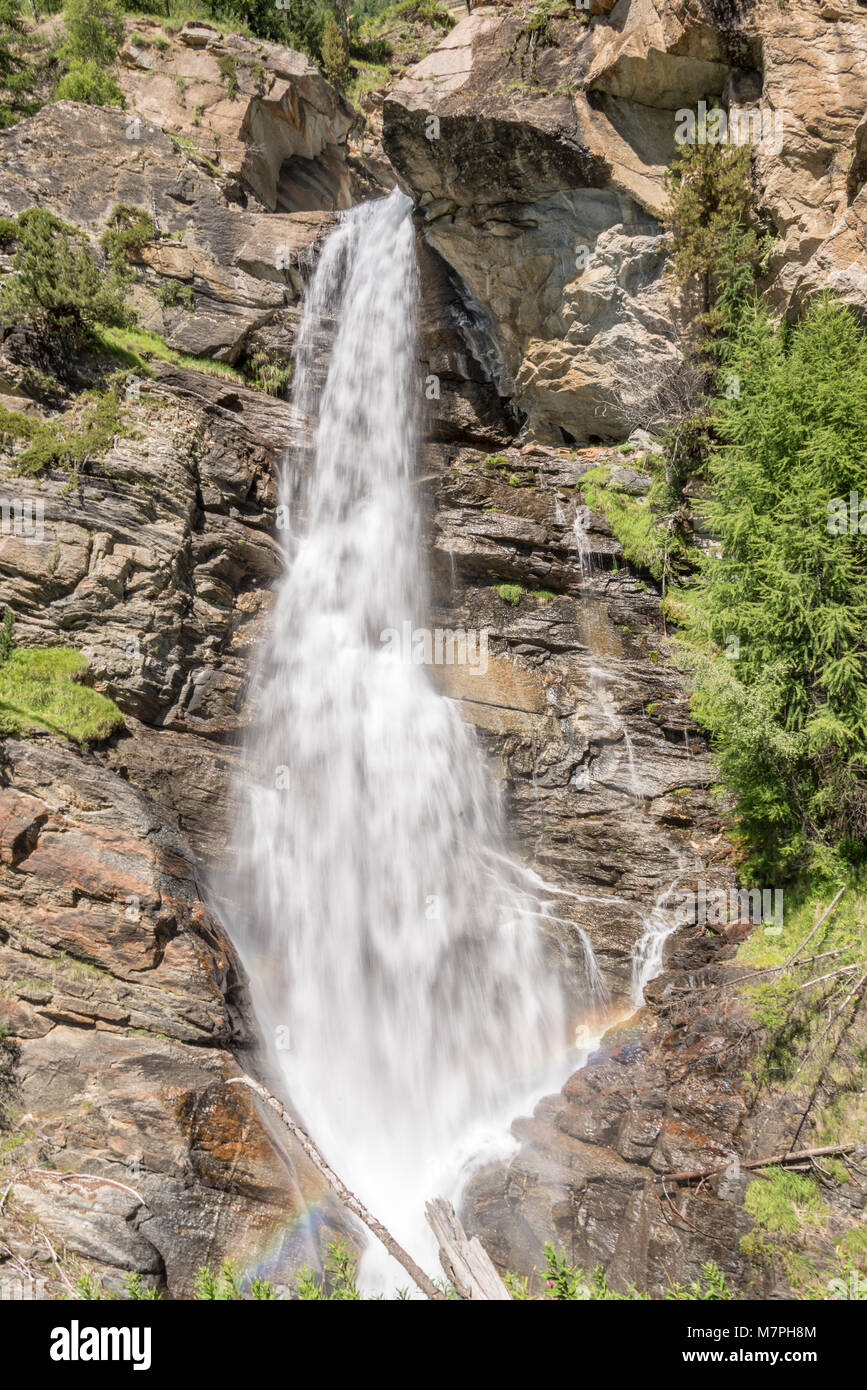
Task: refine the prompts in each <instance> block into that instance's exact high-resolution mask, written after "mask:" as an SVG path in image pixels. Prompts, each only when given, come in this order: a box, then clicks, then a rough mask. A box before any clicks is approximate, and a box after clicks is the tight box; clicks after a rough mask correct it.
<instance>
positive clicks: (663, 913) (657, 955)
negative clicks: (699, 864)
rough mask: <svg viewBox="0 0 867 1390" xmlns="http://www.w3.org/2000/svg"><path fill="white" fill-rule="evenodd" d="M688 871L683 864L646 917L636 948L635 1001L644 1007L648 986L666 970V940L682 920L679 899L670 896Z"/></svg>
mask: <svg viewBox="0 0 867 1390" xmlns="http://www.w3.org/2000/svg"><path fill="white" fill-rule="evenodd" d="M683 873H684V867H683V864H681V866H680V868H679V870H678V874H677V877H676V878H675V879H674V881H673V882H672V883H670V884H669V885H668V887H667V888H663V889H662V891H661V892H660V893H659V894H658V896H657V898H656V901H655V902H654V904H653V907H652V909H651V910H650V912H648V913H647V915H646V916H645V918H644V921H643V923H642V931H641V935H640V936H639V937H638V939H637V941H636V942H635V945H634V946H633V948H632V1004H633V1007H634V1008H636V1009H640V1008H641V1007H642V1005H643V1004H644V990H645V987H646V986H647V985H648V984H650V981H651V980H655V979H656V977H657V975H658V974H659V973H660V971H661V970H662V956H663V952H664V950H665V943H666V941H667V940H668V938H669V937H670V936H671V934H672V932H673V931H676V930H677V928H678V926H680V924H681V921H682V916H679V915H678V913H677V911H676V902H675V903H672V902H671V901H670V900H671V899H672V897H673V895H674V894H675V893H676V891H677V888H678V886H679V884H680V881H681V878H682V876H683Z"/></svg>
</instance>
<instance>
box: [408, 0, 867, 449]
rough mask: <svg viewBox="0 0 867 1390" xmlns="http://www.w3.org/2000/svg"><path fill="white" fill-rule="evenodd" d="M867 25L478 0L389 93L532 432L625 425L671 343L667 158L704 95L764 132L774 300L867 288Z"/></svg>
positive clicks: (508, 388) (685, 9) (623, 3)
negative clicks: (866, 245) (864, 164)
mask: <svg viewBox="0 0 867 1390" xmlns="http://www.w3.org/2000/svg"><path fill="white" fill-rule="evenodd" d="M865 24H867V15H865V11H864V7H863V5H860V4H858V3H857V2H856V0H849V3H847V4H841V5H836V6H819V5H817V4H815V3H813V0H804V2H803V3H793V4H792V5H788V6H786V7H785V9H782V8H781V7H780V6H779V5H778V4H776V3H773V0H769V3H764V4H763V3H756V4H753V3H749V0H746V3H732V4H722V3H716V0H689V3H685V4H678V5H675V6H671V5H669V4H666V3H664V0H618V3H617V4H615V5H613V6H611V5H609V4H607V3H599V4H596V3H593V4H591V6H590V8H589V13H588V11H586V10H583V9H578V10H575V9H572V8H570V7H567V6H563V8H562V9H561V10H557V11H554V12H552V13H551V14H550V17H549V18H548V19H547V20H546V22H545V23H544V24H537V25H536V27H535V28H534V27H533V21H532V16H531V15H530V14H529V12H528V11H527V10H526V7H521V6H513V7H502V6H483V7H479V8H475V9H474V10H473V13H472V15H470V16H468V17H466V18H465V19H463V20H462V21H461V23H460V24H458V26H457V27H456V28H455V29H454V30H453V31H452V32H451V33H450V34H449V36H448V38H447V39H446V40H445V41H444V42H443V43H442V44H440V46H439V47H438V48H437V49H436V50H435V51H434V52H433V53H431V54H430V55H429V57H427V58H426V59H425V60H424V61H423V62H421V63H419V64H418V65H417V66H416V67H414V68H412V69H410V71H409V72H407V73H406V74H405V76H404V77H403V78H402V79H401V80H400V81H399V82H398V83H397V85H396V86H395V88H394V89H393V90H392V91H391V92H390V93H389V94H388V96H387V98H386V102H385V107H384V143H385V148H386V150H387V152H388V154H389V156H390V158H391V160H392V163H393V164H394V167H395V169H396V170H397V173H398V177H399V179H400V181H401V183H402V185H403V186H404V187H405V188H406V189H407V190H408V191H409V192H411V193H412V195H413V197H414V198H415V199H416V200H417V203H418V206H419V209H420V211H421V212H422V214H423V217H424V227H425V237H426V239H427V240H428V242H429V243H430V245H432V246H434V247H435V248H436V249H437V250H438V251H439V252H440V254H441V255H442V256H443V257H444V259H445V260H446V261H447V262H448V263H449V264H450V265H451V266H453V267H454V268H455V269H456V270H457V272H458V274H459V275H460V277H461V280H462V282H463V285H464V287H465V290H466V293H467V296H468V298H469V299H471V300H472V301H473V302H474V303H475V304H476V305H477V306H478V307H479V311H480V313H481V314H482V316H483V318H484V321H485V323H486V325H487V328H488V331H489V335H490V343H491V360H492V366H493V371H494V378H495V380H496V382H497V385H498V388H499V390H500V391H501V393H502V394H504V395H507V396H509V397H511V398H512V401H513V404H514V405H517V406H518V407H520V409H521V410H522V411H524V412H525V413H526V415H527V417H528V420H529V424H530V428H531V429H532V430H533V431H534V433H535V434H536V435H537V437H539V438H543V439H548V440H551V441H556V442H561V441H562V440H563V439H564V438H565V439H566V440H570V439H577V440H582V441H583V440H586V439H588V438H594V437H597V438H599V439H602V440H605V439H611V438H618V437H622V436H623V435H624V434H625V433H627V432H628V430H627V429H626V426H625V418H626V415H627V414H628V416H629V417H630V418H632V417H634V416H635V415H636V413H638V414H640V413H641V410H642V406H643V405H646V404H647V402H648V401H649V397H650V391H651V384H652V382H654V381H655V380H656V379H658V376H659V373H660V371H661V370H662V369H663V368H664V365H665V363H666V362H670V361H672V360H676V358H677V354H678V343H679V338H680V333H681V331H682V327H681V326H680V325H678V324H677V322H676V321H674V316H673V307H672V303H671V298H670V295H669V294H668V290H667V285H666V279H665V275H666V271H665V250H664V244H663V236H662V227H661V225H660V217H661V214H662V210H663V208H664V204H665V193H664V187H663V173H664V170H665V168H666V166H667V165H668V164H670V162H671V160H672V158H673V156H674V153H675V150H676V148H677V144H676V137H677V133H678V129H682V128H683V127H682V125H681V126H679V124H678V121H677V119H676V117H677V112H678V111H681V110H685V109H687V108H696V107H697V103H698V102H699V101H702V100H704V101H707V100H709V99H711V98H719V99H721V100H722V102H723V104H724V105H725V106H726V107H727V108H728V109H729V110H730V111H732V110H734V109H735V108H737V110H739V111H741V112H743V113H744V117H745V119H748V120H751V121H753V123H754V125H753V126H752V127H751V129H754V130H755V131H758V130H759V129H761V130H762V131H763V132H764V133H765V135H766V137H767V138H765V139H763V140H762V141H761V142H760V143H759V146H758V150H757V157H756V160H755V168H754V178H755V181H756V194H757V198H756V202H757V204H758V206H759V208H760V210H761V212H762V215H763V216H764V218H765V219H766V221H767V224H768V227H769V228H770V229H771V230H772V232H773V234H774V236H775V238H776V240H775V247H774V252H773V256H772V260H771V266H770V276H769V290H770V295H771V298H772V301H773V302H775V303H776V304H778V305H779V306H780V307H781V308H783V307H786V306H788V305H792V306H797V305H798V304H799V303H801V302H802V301H803V299H804V298H805V297H806V296H809V295H811V294H813V293H815V292H816V291H817V290H819V289H821V288H824V287H827V288H832V289H833V290H834V291H835V293H837V294H838V295H840V296H841V297H842V298H843V299H845V300H846V301H848V302H850V303H852V304H855V305H857V306H858V307H859V309H861V310H863V309H864V308H865V307H867V281H865V271H864V259H863V244H862V242H863V232H862V231H861V230H860V229H861V228H863V221H864V209H865V203H864V199H865V196H867V195H865V193H864V189H863V170H862V169H861V161H860V155H859V151H860V149H861V145H862V144H863V114H864V113H863V92H864V86H865V80H867V72H865V61H867V59H865V48H864V26H865ZM624 405H626V406H628V407H629V409H628V412H624Z"/></svg>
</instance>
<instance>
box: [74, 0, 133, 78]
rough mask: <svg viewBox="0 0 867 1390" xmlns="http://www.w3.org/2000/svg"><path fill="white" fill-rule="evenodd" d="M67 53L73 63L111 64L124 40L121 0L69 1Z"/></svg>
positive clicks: (106, 65)
mask: <svg viewBox="0 0 867 1390" xmlns="http://www.w3.org/2000/svg"><path fill="white" fill-rule="evenodd" d="M63 21H64V25H65V30H66V36H65V41H64V52H65V54H66V56H67V57H68V58H69V59H70V61H71V62H73V61H78V62H81V63H95V64H97V65H98V66H99V67H108V65H109V64H110V63H113V62H114V59H115V58H116V57H117V53H118V50H119V48H120V46H121V44H122V42H123V9H122V8H121V6H120V4H119V3H118V0H66V5H65V6H64V10H63Z"/></svg>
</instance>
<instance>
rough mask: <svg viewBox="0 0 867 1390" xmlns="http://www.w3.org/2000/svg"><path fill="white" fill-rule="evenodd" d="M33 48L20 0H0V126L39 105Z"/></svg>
mask: <svg viewBox="0 0 867 1390" xmlns="http://www.w3.org/2000/svg"><path fill="white" fill-rule="evenodd" d="M33 49H34V41H33V39H32V38H31V37H30V35H29V34H28V32H27V27H26V25H25V23H24V18H23V16H22V13H21V3H20V0H0V128H2V127H4V126H10V125H15V123H16V122H17V121H19V120H21V118H22V116H31V115H33V113H34V112H35V111H38V110H39V107H40V106H41V105H42V102H41V101H40V99H39V96H38V86H39V71H38V68H37V67H35V66H34V64H33V63H32V62H31V55H32V51H33Z"/></svg>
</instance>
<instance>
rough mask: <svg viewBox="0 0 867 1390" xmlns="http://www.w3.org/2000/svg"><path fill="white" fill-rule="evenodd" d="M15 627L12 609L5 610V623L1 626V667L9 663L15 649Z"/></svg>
mask: <svg viewBox="0 0 867 1390" xmlns="http://www.w3.org/2000/svg"><path fill="white" fill-rule="evenodd" d="M14 625H15V614H14V613H13V612H12V609H11V608H4V609H3V622H2V624H0V666H2V665H3V664H4V662H6V661H8V660H9V658H10V656H11V655H12V652H13V649H14V647H15V638H14V635H13V632H12V629H13V627H14Z"/></svg>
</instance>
